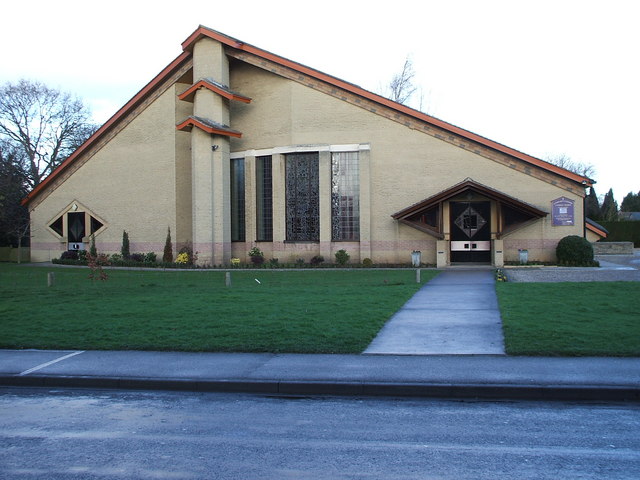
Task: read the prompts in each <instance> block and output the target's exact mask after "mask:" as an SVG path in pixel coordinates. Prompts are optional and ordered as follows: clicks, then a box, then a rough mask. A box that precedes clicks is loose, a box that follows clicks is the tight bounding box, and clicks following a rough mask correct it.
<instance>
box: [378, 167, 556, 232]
mask: <svg viewBox="0 0 640 480" xmlns="http://www.w3.org/2000/svg"><path fill="white" fill-rule="evenodd" d="M473 194H477V195H480V196H482V197H485V198H487V199H489V200H491V201H493V202H495V204H496V211H497V219H498V225H497V227H498V228H497V232H496V238H497V239H500V238H502V237H504V236H506V235H508V234H509V233H512V232H514V231H516V230H518V229H520V228H523V227H525V226H527V225H530V224H532V223H534V222H536V221H537V220H539V219H540V218H543V217H545V216H547V212H544V211H542V210H540V209H538V208H536V207H534V206H533V205H530V204H528V203H526V202H523V201H522V200H518V199H517V198H514V197H511V196H509V195H507V194H505V193H502V192H499V191H498V190H494V189H493V188H490V187H487V186H486V185H482V184H481V183H478V182H475V181H473V180H472V179H470V178H467V179H466V180H464V181H463V182H460V183H458V184H456V185H454V186H452V187H450V188H448V189H446V190H443V191H442V192H440V193H437V194H435V195H433V196H431V197H429V198H426V199H424V200H422V201H421V202H418V203H415V204H413V205H411V206H409V207H407V208H405V209H403V210H400V211H399V212H396V213H394V214H393V215H391V216H392V217H393V218H394V219H396V220H398V222H400V223H403V224H405V225H409V226H410V227H413V228H416V229H418V230H420V231H421V232H425V233H428V234H429V235H433V236H434V237H436V238H437V239H439V240H442V239H444V221H445V219H443V211H444V210H443V206H444V204H445V202H447V201H449V200H451V199H454V198H456V197H457V198H456V199H457V200H459V199H460V197H462V196H465V195H466V196H468V197H469V198H472V196H473Z"/></svg>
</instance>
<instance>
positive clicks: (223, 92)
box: [178, 80, 251, 103]
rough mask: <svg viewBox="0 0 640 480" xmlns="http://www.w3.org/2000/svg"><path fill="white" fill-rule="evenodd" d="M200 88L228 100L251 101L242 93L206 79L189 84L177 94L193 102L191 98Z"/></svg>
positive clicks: (182, 98) (181, 98) (180, 97)
mask: <svg viewBox="0 0 640 480" xmlns="http://www.w3.org/2000/svg"><path fill="white" fill-rule="evenodd" d="M200 88H206V89H207V90H211V91H212V92H213V93H217V94H218V95H220V96H222V97H224V98H227V99H229V100H237V101H239V102H243V103H251V98H249V97H245V96H244V95H240V94H239V93H235V92H232V91H231V90H229V89H228V88H225V87H223V86H222V85H216V84H215V83H214V82H210V81H208V80H200V81H199V82H197V83H195V84H194V85H192V86H190V87H189V88H188V89H187V90H185V91H184V92H183V93H181V94H180V95H178V98H179V99H180V100H185V101H187V102H193V98H194V97H195V94H196V91H197V90H199V89H200Z"/></svg>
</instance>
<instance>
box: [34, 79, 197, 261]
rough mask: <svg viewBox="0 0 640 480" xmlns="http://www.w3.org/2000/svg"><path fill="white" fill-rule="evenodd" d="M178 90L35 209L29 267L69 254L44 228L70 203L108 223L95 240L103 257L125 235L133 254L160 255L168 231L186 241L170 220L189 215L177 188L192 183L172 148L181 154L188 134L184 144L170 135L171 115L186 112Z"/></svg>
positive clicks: (151, 107)
mask: <svg viewBox="0 0 640 480" xmlns="http://www.w3.org/2000/svg"><path fill="white" fill-rule="evenodd" d="M176 90H177V91H182V90H183V88H180V87H172V88H170V89H169V90H167V91H166V92H165V93H164V94H163V95H161V96H160V98H158V99H157V100H156V101H154V102H153V103H151V104H150V105H149V106H148V107H147V108H146V109H145V110H144V111H143V112H142V113H141V114H140V115H138V116H137V117H136V118H135V119H133V120H132V121H131V123H129V125H127V126H126V127H125V128H124V129H123V130H122V131H121V132H120V133H119V134H118V135H117V136H116V137H115V138H114V139H113V140H112V141H111V142H109V143H108V144H106V145H105V146H104V147H103V148H102V149H101V150H99V151H98V152H97V153H96V154H95V155H94V156H93V157H92V158H91V159H90V160H89V161H87V162H86V163H85V164H84V165H82V167H80V168H79V169H78V170H77V171H76V172H75V173H74V174H73V175H71V176H70V177H69V178H67V179H66V181H65V182H64V183H63V184H62V185H60V186H59V187H58V188H57V189H55V190H53V191H52V192H51V193H50V195H49V196H48V197H47V198H46V200H45V201H43V202H42V203H40V204H39V205H37V206H36V207H35V209H34V210H33V211H32V212H31V220H32V235H33V242H32V259H33V261H36V262H39V261H48V260H50V259H51V258H55V257H59V255H60V253H61V252H62V251H64V250H66V246H65V245H64V244H62V243H60V239H59V238H58V237H57V236H56V235H55V234H54V233H53V232H51V231H50V230H49V229H48V228H47V225H49V222H50V221H52V220H53V219H55V218H56V217H57V216H59V215H61V214H63V213H65V211H66V210H65V209H67V208H68V207H69V206H70V205H71V204H72V203H73V202H77V203H78V204H80V205H81V208H80V210H78V211H82V210H83V209H85V208H86V209H87V210H88V211H89V212H91V213H92V214H94V215H97V216H98V217H99V218H100V219H101V220H103V221H104V222H105V227H104V228H103V229H102V230H101V231H100V233H99V234H98V235H97V236H96V246H97V248H98V250H99V251H100V252H105V253H113V252H119V251H120V247H121V242H122V232H123V230H126V231H127V232H128V233H129V239H130V242H131V252H150V251H155V252H157V253H158V254H159V255H160V256H161V255H162V251H163V248H164V241H165V238H166V233H167V227H171V231H172V236H173V240H174V241H182V240H183V239H182V238H180V237H185V238H184V240H188V239H189V238H188V236H189V235H190V233H189V232H188V231H187V230H188V228H187V227H188V225H187V226H185V224H184V223H181V224H180V228H178V229H176V220H175V219H176V211H177V210H179V211H180V212H185V211H187V210H190V205H189V200H187V199H186V198H185V196H186V192H182V193H181V194H180V195H178V196H177V195H176V190H177V189H178V190H181V189H182V190H184V185H185V184H186V180H185V176H187V175H188V176H189V177H190V171H188V167H187V165H186V164H185V158H181V159H180V161H179V162H176V149H177V148H183V147H184V141H185V135H186V139H187V140H188V138H189V134H188V133H183V132H177V131H176V128H175V126H176V115H177V112H176V108H179V109H181V108H183V107H181V106H180V107H177V106H176V95H177V91H176ZM178 114H179V113H178ZM177 178H178V181H176V179H177ZM189 182H190V180H189ZM177 198H180V202H179V203H178V202H177V201H176V199H177Z"/></svg>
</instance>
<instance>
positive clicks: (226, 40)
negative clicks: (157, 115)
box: [182, 25, 593, 186]
mask: <svg viewBox="0 0 640 480" xmlns="http://www.w3.org/2000/svg"><path fill="white" fill-rule="evenodd" d="M205 37H207V38H211V39H213V40H217V41H219V42H220V43H222V44H224V45H227V46H229V47H232V48H236V49H238V50H242V51H244V52H247V53H251V54H254V55H257V56H259V57H262V58H264V59H266V60H270V61H273V62H275V63H278V64H280V65H283V66H285V67H289V68H291V69H293V70H296V71H298V72H300V73H303V74H305V75H309V76H311V77H314V78H316V79H318V80H321V81H324V82H327V83H329V84H331V85H334V86H336V87H339V88H342V89H344V90H347V91H349V92H351V93H354V94H356V95H359V96H361V97H364V98H367V99H369V100H372V101H374V102H377V103H379V104H382V105H384V106H386V107H389V108H392V109H394V110H397V111H399V112H402V113H404V114H406V115H410V116H412V117H414V118H417V119H419V120H422V121H424V122H427V123H430V124H432V125H434V126H437V127H440V128H442V129H444V130H448V131H450V132H452V133H455V134H457V135H460V136H462V137H465V138H467V139H469V140H473V141H474V142H477V143H480V144H482V145H484V146H486V147H489V148H492V149H494V150H497V151H499V152H502V153H505V154H507V155H511V156H513V157H516V158H518V159H520V160H523V161H525V162H527V163H530V164H533V165H535V166H537V167H540V168H542V169H544V170H547V171H550V172H553V173H555V174H557V175H560V176H562V177H565V178H567V179H569V180H572V181H574V182H577V183H581V184H583V185H585V186H590V185H592V183H593V180H591V179H590V178H588V177H584V176H582V175H578V174H576V173H573V172H570V171H569V170H565V169H564V168H561V167H558V166H556V165H553V164H551V163H548V162H545V161H544V160H540V159H539V158H536V157H532V156H531V155H527V154H526V153H523V152H520V151H518V150H515V149H513V148H510V147H507V146H506V145H502V144H501V143H498V142H494V141H493V140H489V139H488V138H485V137H483V136H481V135H477V134H475V133H472V132H470V131H468V130H465V129H463V128H460V127H456V126H455V125H452V124H450V123H447V122H445V121H443V120H440V119H438V118H435V117H432V116H431V115H427V114H426V113H422V112H420V111H418V110H414V109H413V108H411V107H407V106H406V105H402V104H401V103H397V102H394V101H393V100H389V99H388V98H385V97H382V96H380V95H377V94H375V93H373V92H369V91H368V90H365V89H363V88H361V87H358V86H357V85H354V84H352V83H349V82H345V81H344V80H341V79H339V78H336V77H333V76H331V75H327V74H326V73H322V72H320V71H318V70H315V69H313V68H310V67H307V66H305V65H302V64H300V63H297V62H294V61H292V60H288V59H286V58H284V57H281V56H279V55H276V54H273V53H271V52H268V51H266V50H262V49H260V48H257V47H254V46H253V45H250V44H247V43H244V42H242V41H240V40H237V39H235V38H233V37H230V36H228V35H224V34H223V33H220V32H217V31H215V30H212V29H210V28H207V27H204V26H202V25H200V27H198V29H197V30H196V31H195V32H193V33H192V34H191V35H190V36H189V38H187V39H186V40H185V41H184V42H182V49H183V50H185V51H191V50H192V49H193V45H194V44H195V43H196V42H197V41H198V40H200V39H201V38H205Z"/></svg>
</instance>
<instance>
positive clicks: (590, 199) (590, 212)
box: [585, 187, 600, 220]
mask: <svg viewBox="0 0 640 480" xmlns="http://www.w3.org/2000/svg"><path fill="white" fill-rule="evenodd" d="M585 215H586V216H587V217H589V218H590V219H591V220H600V202H598V196H597V195H596V190H595V189H594V188H593V187H591V188H590V189H589V195H587V198H586V199H585Z"/></svg>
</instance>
